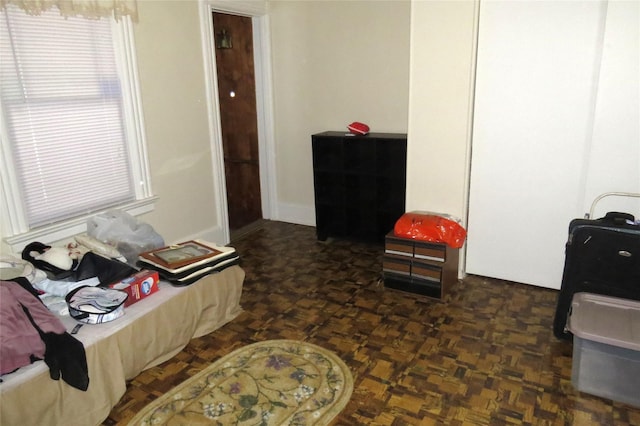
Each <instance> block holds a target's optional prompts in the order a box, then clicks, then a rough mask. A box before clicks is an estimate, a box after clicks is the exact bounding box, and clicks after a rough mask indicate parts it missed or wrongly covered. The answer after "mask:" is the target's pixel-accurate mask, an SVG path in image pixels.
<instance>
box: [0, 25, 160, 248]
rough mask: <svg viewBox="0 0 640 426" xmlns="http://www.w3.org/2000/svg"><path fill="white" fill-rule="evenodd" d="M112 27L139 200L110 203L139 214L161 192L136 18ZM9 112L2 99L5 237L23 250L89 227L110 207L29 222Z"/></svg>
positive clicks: (0, 182)
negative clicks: (150, 149) (150, 144)
mask: <svg viewBox="0 0 640 426" xmlns="http://www.w3.org/2000/svg"><path fill="white" fill-rule="evenodd" d="M103 19H107V18H103ZM111 28H112V34H113V43H114V52H115V55H116V61H117V66H118V74H119V76H120V79H121V80H120V82H121V85H122V104H123V110H124V115H125V117H126V120H125V123H124V130H125V132H126V134H127V148H128V151H129V159H130V163H131V174H132V181H133V183H134V188H135V198H136V199H135V200H134V201H131V202H128V203H124V204H121V205H118V206H112V207H110V208H118V209H121V210H123V211H125V212H127V213H129V214H131V215H134V216H136V215H141V214H145V213H148V212H151V211H153V210H154V208H155V202H156V201H157V199H158V197H157V196H154V195H153V191H152V187H151V175H150V168H149V161H148V154H147V144H146V134H145V130H144V129H145V126H144V117H143V108H142V99H141V96H140V87H139V76H138V67H137V61H136V52H135V43H134V37H133V27H132V23H131V19H130V18H129V17H128V16H125V17H122V18H121V19H120V20H119V21H118V22H116V21H115V20H113V19H111ZM3 114H4V112H3V111H2V104H1V103H0V139H1V140H0V154H1V155H0V165H1V166H2V167H1V169H0V200H2V202H3V204H4V206H5V207H4V209H3V211H2V212H1V213H2V215H1V218H0V220H1V221H2V231H3V233H6V236H4V238H3V239H4V242H5V243H6V244H7V245H8V246H9V247H10V248H11V249H12V250H13V251H14V252H19V251H21V250H22V248H24V246H25V245H27V244H28V243H30V242H33V241H40V242H43V243H45V244H51V243H54V242H56V241H60V240H64V239H69V238H71V237H73V236H74V235H78V234H81V233H84V232H86V223H87V219H88V218H90V217H92V216H94V215H96V214H99V213H101V212H103V211H105V210H108V209H104V210H101V211H95V212H91V213H87V214H81V215H79V216H76V217H74V218H71V219H66V220H62V221H59V222H55V223H52V224H49V225H44V226H40V227H37V228H30V227H29V224H28V222H27V219H26V212H25V209H24V207H23V200H22V197H21V194H20V189H19V185H18V178H17V175H16V173H15V169H14V167H13V161H12V159H13V156H12V152H11V146H10V143H9V138H8V134H7V129H6V126H4V124H3V123H4V119H3V117H4V115H3Z"/></svg>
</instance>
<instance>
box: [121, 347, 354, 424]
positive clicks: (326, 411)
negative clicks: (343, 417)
mask: <svg viewBox="0 0 640 426" xmlns="http://www.w3.org/2000/svg"><path fill="white" fill-rule="evenodd" d="M352 391H353V378H352V376H351V372H350V371H349V368H348V367H347V366H346V365H345V363H344V362H343V361H342V360H341V359H340V358H338V356H337V355H336V354H334V353H333V352H331V351H328V350H326V349H324V348H321V347H319V346H316V345H312V344H310V343H306V342H301V341H296V340H268V341H265V342H259V343H254V344H252V345H248V346H245V347H243V348H240V349H238V350H236V351H234V352H232V353H230V354H228V355H226V356H224V357H223V358H221V359H219V360H218V361H216V362H215V363H213V364H212V365H210V366H209V367H207V368H206V369H204V370H203V371H201V372H199V373H197V374H196V375H195V376H193V377H191V378H190V379H188V380H186V381H185V382H183V383H181V384H180V385H178V386H176V387H175V388H174V389H172V390H171V391H170V392H168V393H166V394H165V395H163V396H161V397H160V398H158V399H157V400H155V401H154V402H152V403H151V404H149V405H147V406H146V407H145V408H144V409H143V410H142V411H141V412H139V413H138V414H137V415H136V417H135V418H134V419H133V420H132V421H131V422H130V423H129V424H131V425H197V424H212V425H225V426H226V425H327V424H329V422H330V421H331V420H332V419H333V418H334V417H335V416H336V415H337V414H338V413H339V412H340V411H341V410H342V409H343V408H344V407H345V405H346V404H347V402H348V401H349V398H350V397H351V392H352Z"/></svg>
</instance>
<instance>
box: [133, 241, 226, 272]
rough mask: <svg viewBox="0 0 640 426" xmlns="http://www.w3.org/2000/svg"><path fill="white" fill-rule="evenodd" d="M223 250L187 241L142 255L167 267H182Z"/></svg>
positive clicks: (141, 255)
mask: <svg viewBox="0 0 640 426" xmlns="http://www.w3.org/2000/svg"><path fill="white" fill-rule="evenodd" d="M221 253H222V252H221V251H220V250H216V249H215V248H213V247H209V246H206V245H204V244H202V243H199V242H197V241H186V242H184V243H180V244H176V245H173V246H168V247H163V248H161V249H157V250H151V251H148V252H145V253H142V254H140V257H142V258H144V259H147V260H150V261H152V262H155V263H158V264H160V265H162V266H164V267H167V268H171V269H174V268H180V267H181V266H185V265H188V264H190V263H193V262H197V261H199V260H202V259H207V258H209V257H214V256H217V255H219V254H221Z"/></svg>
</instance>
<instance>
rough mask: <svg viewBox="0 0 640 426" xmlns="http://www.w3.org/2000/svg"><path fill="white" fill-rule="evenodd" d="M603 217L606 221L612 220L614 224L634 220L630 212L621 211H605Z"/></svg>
mask: <svg viewBox="0 0 640 426" xmlns="http://www.w3.org/2000/svg"><path fill="white" fill-rule="evenodd" d="M603 219H604V220H605V221H606V222H612V223H615V224H625V223H627V221H631V222H633V221H635V220H636V218H635V217H634V216H633V215H632V214H630V213H622V212H607V214H606V215H605V216H604V217H603Z"/></svg>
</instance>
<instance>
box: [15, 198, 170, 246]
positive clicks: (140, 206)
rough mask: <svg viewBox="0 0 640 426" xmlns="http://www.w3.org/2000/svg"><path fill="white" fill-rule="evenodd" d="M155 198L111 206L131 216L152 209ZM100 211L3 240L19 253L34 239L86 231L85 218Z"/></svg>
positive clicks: (62, 237)
mask: <svg viewBox="0 0 640 426" xmlns="http://www.w3.org/2000/svg"><path fill="white" fill-rule="evenodd" d="M157 200H158V197H157V196H154V197H148V198H145V199H144V200H137V201H133V202H131V203H127V204H123V205H120V206H117V207H113V208H116V209H119V210H123V211H125V212H127V213H129V214H130V215H132V216H138V215H141V214H145V213H149V212H151V211H153V210H154V208H155V202H156V201H157ZM100 213H102V212H95V213H91V214H87V215H84V216H80V217H76V218H73V219H70V220H68V221H65V222H61V223H56V224H54V225H48V226H43V227H41V228H37V229H33V230H31V231H28V232H25V233H23V234H18V235H14V236H11V237H6V238H5V239H4V241H5V242H6V243H7V245H9V247H10V248H11V251H12V252H14V253H21V252H22V249H24V247H25V246H26V245H27V244H29V243H32V242H34V241H39V242H41V243H44V244H52V243H54V242H56V241H61V240H65V239H68V238H71V237H73V236H75V235H79V234H83V233H85V232H87V219H89V218H90V217H93V216H95V215H97V214H100Z"/></svg>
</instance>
